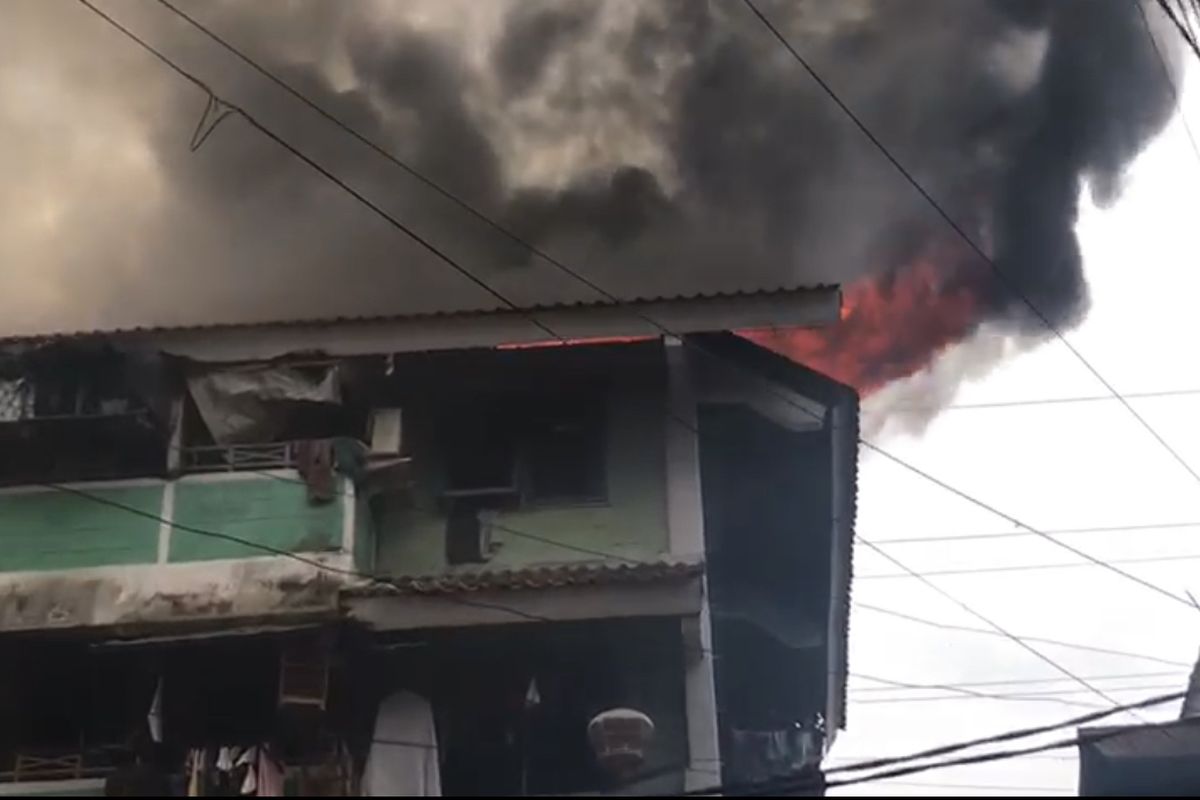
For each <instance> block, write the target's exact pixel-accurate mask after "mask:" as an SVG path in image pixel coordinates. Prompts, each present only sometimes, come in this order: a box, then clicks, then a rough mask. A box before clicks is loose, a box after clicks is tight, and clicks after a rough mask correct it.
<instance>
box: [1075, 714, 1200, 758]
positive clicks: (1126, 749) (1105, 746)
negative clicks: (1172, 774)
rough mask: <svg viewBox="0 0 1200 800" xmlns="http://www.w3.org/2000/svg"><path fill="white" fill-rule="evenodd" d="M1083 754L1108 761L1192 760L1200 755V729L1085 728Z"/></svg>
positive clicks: (1185, 726) (1173, 725) (1166, 726)
mask: <svg viewBox="0 0 1200 800" xmlns="http://www.w3.org/2000/svg"><path fill="white" fill-rule="evenodd" d="M1079 747H1080V751H1081V753H1083V754H1085V756H1086V754H1087V752H1088V751H1093V752H1095V753H1096V754H1098V755H1100V756H1103V757H1104V758H1111V759H1125V758H1151V759H1153V758H1189V759H1194V758H1195V757H1196V755H1197V754H1200V725H1198V724H1181V723H1179V722H1171V723H1167V724H1163V725H1127V726H1123V725H1113V726H1102V727H1096V728H1082V729H1080V731H1079Z"/></svg>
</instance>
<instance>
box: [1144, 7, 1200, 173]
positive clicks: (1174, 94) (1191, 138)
mask: <svg viewBox="0 0 1200 800" xmlns="http://www.w3.org/2000/svg"><path fill="white" fill-rule="evenodd" d="M1158 4H1159V7H1160V8H1161V9H1162V10H1163V13H1165V14H1166V15H1167V18H1168V19H1170V20H1171V22H1172V23H1174V24H1175V27H1176V28H1177V29H1178V30H1179V33H1180V35H1181V36H1182V37H1183V40H1184V41H1185V42H1187V43H1188V46H1190V47H1191V48H1192V52H1193V53H1194V54H1195V55H1196V57H1197V58H1200V50H1198V49H1197V47H1196V42H1195V40H1194V39H1192V38H1191V36H1189V35H1188V33H1187V31H1186V30H1184V28H1183V26H1181V25H1180V24H1179V20H1178V19H1176V18H1175V15H1174V13H1172V11H1171V8H1170V6H1168V5H1167V4H1166V3H1165V2H1164V0H1158ZM1135 5H1136V6H1137V10H1138V14H1139V15H1140V16H1141V19H1142V26H1143V27H1144V28H1145V29H1146V38H1147V39H1148V40H1149V41H1150V46H1151V47H1152V48H1153V49H1154V54H1155V56H1157V57H1158V63H1159V66H1161V67H1162V73H1163V80H1164V81H1165V82H1166V84H1167V87H1168V88H1169V89H1170V90H1171V99H1172V100H1174V102H1175V106H1176V108H1178V109H1179V120H1180V122H1182V123H1183V130H1184V133H1186V134H1187V138H1188V143H1189V144H1191V146H1192V154H1193V155H1194V156H1196V163H1197V164H1200V145H1197V143H1196V136H1195V134H1193V133H1192V126H1191V125H1190V124H1189V123H1188V118H1187V114H1185V113H1183V106H1182V104H1181V101H1180V95H1179V87H1177V86H1176V85H1175V79H1174V78H1172V77H1171V67H1170V66H1169V65H1168V64H1167V57H1166V56H1165V55H1163V52H1162V49H1161V48H1159V46H1158V39H1157V38H1155V36H1154V29H1153V28H1152V27H1151V26H1150V17H1149V16H1147V14H1146V9H1145V8H1143V7H1142V4H1141V2H1137V3H1135Z"/></svg>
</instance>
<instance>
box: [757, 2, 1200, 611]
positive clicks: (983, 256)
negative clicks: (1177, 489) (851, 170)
mask: <svg viewBox="0 0 1200 800" xmlns="http://www.w3.org/2000/svg"><path fill="white" fill-rule="evenodd" d="M742 2H743V3H744V4H745V6H746V7H747V8H748V9H749V10H750V12H751V13H752V14H754V16H755V17H757V18H758V20H759V21H760V22H762V24H763V25H764V26H765V27H766V28H767V30H768V31H770V33H771V34H772V36H774V38H775V39H776V40H777V41H778V42H779V43H780V44H781V45H782V46H783V47H784V49H786V50H787V52H788V53H789V54H791V56H792V58H793V59H795V60H796V62H797V63H798V64H799V65H800V66H801V67H802V68H803V69H804V71H805V72H807V73H808V75H809V77H810V78H812V80H813V81H814V82H815V83H816V84H817V85H818V86H819V87H820V88H821V90H822V91H823V92H824V93H825V94H826V95H827V96H828V97H829V99H830V100H832V101H833V103H834V104H835V105H837V107H838V108H839V109H840V110H841V111H842V113H844V114H845V115H846V117H847V118H848V119H849V120H850V121H851V122H853V123H854V125H855V127H857V128H858V130H859V132H860V133H861V134H862V135H863V136H864V137H866V139H867V140H868V141H869V142H870V143H871V144H872V145H873V146H874V147H875V149H876V150H878V151H879V152H880V153H881V154H882V155H883V157H884V158H885V159H887V161H888V163H890V164H891V165H892V167H893V168H894V169H895V170H896V172H898V173H899V174H900V175H901V177H903V178H904V179H905V180H906V181H907V182H908V183H909V184H910V185H911V186H912V187H913V189H914V190H915V191H916V192H917V193H918V194H919V195H920V196H921V198H922V199H924V200H925V202H926V203H928V204H929V206H930V207H931V208H932V209H933V210H934V211H935V212H936V213H937V214H938V216H939V217H940V218H941V219H942V220H943V221H944V222H945V223H946V225H947V226H949V227H950V228H951V229H952V230H953V231H954V233H955V234H956V235H957V236H958V238H960V239H961V240H962V241H963V243H964V244H966V245H967V247H969V248H970V249H971V251H972V252H974V253H975V255H976V256H978V257H979V258H980V260H982V261H983V263H985V264H987V266H988V267H989V269H991V271H992V273H993V274H994V275H995V276H996V278H997V279H998V280H999V281H1000V283H1001V284H1002V285H1003V286H1004V287H1005V288H1006V289H1007V290H1008V291H1009V292H1010V293H1011V294H1012V295H1013V296H1015V297H1017V298H1018V299H1019V300H1021V302H1022V303H1024V304H1025V306H1026V307H1028V308H1029V310H1030V311H1032V312H1033V314H1034V315H1035V316H1036V317H1037V318H1038V319H1039V320H1040V321H1041V322H1042V324H1043V325H1044V326H1045V327H1046V329H1047V330H1048V331H1050V332H1051V333H1052V334H1054V336H1055V337H1056V338H1057V339H1058V340H1059V341H1060V342H1062V344H1063V346H1064V347H1066V348H1067V350H1068V351H1070V353H1071V354H1072V355H1073V356H1074V357H1075V358H1076V360H1078V361H1079V363H1081V364H1082V365H1083V366H1084V367H1085V368H1086V369H1087V371H1088V372H1089V373H1091V375H1092V377H1094V378H1095V379H1096V380H1097V381H1098V382H1099V383H1100V384H1101V385H1102V386H1103V387H1104V389H1105V390H1106V391H1107V392H1108V393H1109V394H1110V395H1112V397H1113V398H1114V399H1116V400H1117V401H1118V402H1120V403H1121V404H1122V405H1123V406H1124V407H1125V409H1126V410H1127V411H1128V412H1129V414H1130V416H1132V417H1133V418H1134V419H1135V420H1137V422H1138V423H1139V424H1140V425H1141V426H1142V427H1143V428H1144V429H1145V430H1146V432H1147V433H1149V434H1150V435H1151V436H1152V437H1153V438H1154V439H1155V440H1156V441H1157V442H1158V443H1159V445H1161V446H1162V448H1163V449H1164V450H1166V451H1167V453H1169V454H1170V455H1171V457H1172V458H1174V459H1175V461H1176V462H1178V463H1179V465H1180V466H1181V467H1183V468H1184V469H1185V470H1187V472H1188V473H1189V474H1190V475H1191V476H1192V478H1193V479H1194V480H1195V481H1196V483H1197V484H1200V472H1197V471H1196V470H1195V469H1194V468H1193V467H1192V465H1191V464H1189V463H1188V462H1187V461H1186V460H1185V459H1184V458H1183V456H1181V455H1180V454H1179V452H1178V451H1177V450H1175V448H1174V447H1172V446H1171V444H1170V443H1169V442H1168V441H1167V440H1166V439H1165V438H1163V436H1162V434H1160V433H1159V432H1158V431H1157V430H1156V429H1155V428H1154V426H1152V425H1151V424H1150V423H1149V422H1148V421H1147V420H1146V418H1145V417H1143V416H1142V415H1141V414H1140V413H1138V411H1137V409H1135V408H1134V407H1133V405H1132V404H1130V402H1129V401H1128V400H1126V399H1125V398H1124V397H1123V396H1122V395H1121V393H1120V392H1118V391H1117V390H1116V388H1115V387H1114V386H1113V385H1112V384H1111V383H1110V382H1109V381H1108V379H1107V378H1105V377H1104V376H1103V375H1102V374H1101V373H1100V371H1099V370H1098V369H1096V367H1095V366H1093V365H1092V363H1091V362H1090V361H1088V360H1087V358H1085V357H1084V355H1083V354H1082V353H1081V352H1080V351H1079V350H1078V349H1077V348H1076V347H1075V346H1074V345H1073V344H1071V342H1070V341H1069V340H1068V339H1067V337H1066V336H1065V335H1063V333H1062V331H1061V330H1059V328H1058V326H1056V325H1055V324H1054V323H1053V322H1052V321H1051V320H1050V318H1049V317H1047V316H1046V314H1045V313H1044V312H1043V311H1042V310H1041V309H1040V308H1038V307H1037V306H1036V305H1035V304H1034V303H1033V301H1032V300H1031V299H1030V298H1029V295H1028V294H1027V293H1026V292H1025V291H1024V290H1023V289H1022V288H1021V287H1020V286H1018V285H1017V284H1016V283H1015V282H1014V281H1013V280H1012V279H1011V278H1010V277H1009V276H1008V275H1006V274H1005V273H1004V271H1003V270H1001V269H1000V267H999V266H998V265H997V264H996V262H995V261H994V260H993V259H992V258H991V257H990V256H989V255H988V254H987V253H986V252H984V250H983V248H982V247H980V246H979V244H978V243H977V242H976V241H975V240H974V239H973V238H972V237H971V236H969V235H968V234H967V232H966V231H965V230H964V229H963V228H962V226H961V225H959V224H958V222H957V221H956V220H955V219H954V217H952V216H951V215H950V214H949V212H947V211H946V210H945V208H943V207H942V205H941V204H940V203H939V202H938V201H937V200H936V199H935V198H934V197H933V195H932V194H930V193H929V191H928V190H926V189H925V187H924V186H922V185H921V183H920V181H918V180H917V179H916V178H915V177H914V176H913V174H912V173H911V172H909V171H908V169H907V168H906V167H905V166H904V165H903V164H901V163H900V161H899V159H897V158H896V156H895V155H893V154H892V152H891V150H889V149H888V147H887V146H886V145H885V144H884V143H883V142H882V141H881V140H880V139H879V137H877V136H876V135H875V134H874V132H873V131H872V130H871V129H870V128H869V127H868V126H867V125H866V123H864V122H863V121H862V120H861V119H860V118H859V116H858V115H857V114H855V113H854V111H853V110H852V109H851V108H850V107H849V106H848V105H846V103H845V101H843V100H842V98H841V97H840V96H839V95H838V94H837V92H835V91H834V90H833V88H832V87H831V86H830V85H829V84H828V83H826V81H825V80H824V79H823V78H822V77H821V75H820V73H818V72H817V71H816V69H814V68H813V67H812V65H811V64H809V62H808V61H807V59H805V58H804V56H802V55H801V54H800V52H799V51H798V50H797V49H796V48H795V47H794V46H792V43H791V42H790V41H789V40H788V39H787V37H786V36H784V35H783V34H782V33H781V32H780V31H779V29H778V28H776V27H775V25H774V24H773V23H772V22H771V21H770V20H769V19H768V18H767V17H766V15H765V14H763V13H762V12H761V11H759V9H758V6H757V5H755V3H754V0H742ZM1138 8H1139V10H1140V9H1141V5H1140V4H1139V5H1138ZM1167 594H1170V595H1171V596H1172V597H1174V598H1175V599H1176V600H1179V601H1180V602H1183V603H1187V601H1186V600H1183V599H1182V598H1180V597H1178V596H1177V595H1174V594H1172V593H1169V592H1168V593H1167ZM1189 605H1190V604H1189Z"/></svg>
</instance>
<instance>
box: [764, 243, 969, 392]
mask: <svg viewBox="0 0 1200 800" xmlns="http://www.w3.org/2000/svg"><path fill="white" fill-rule="evenodd" d="M978 312H979V298H978V297H977V295H976V293H975V290H974V289H972V288H971V287H970V286H969V285H968V284H966V283H959V284H957V285H955V286H953V287H951V286H950V285H948V284H947V282H946V280H945V271H944V270H943V269H942V268H941V267H939V266H938V265H937V263H936V262H935V261H934V260H932V259H931V258H927V257H923V258H920V259H918V260H917V261H915V262H913V263H912V264H910V265H908V266H906V267H902V268H900V269H899V270H897V271H895V272H892V273H890V274H888V275H886V276H883V277H872V278H865V279H863V280H860V281H858V282H856V283H853V284H851V285H850V286H848V287H846V289H845V291H844V295H843V298H842V308H841V312H840V317H841V319H840V320H839V321H838V322H836V323H834V324H833V325H831V326H829V327H827V328H820V329H798V328H792V329H786V330H778V329H777V330H768V331H764V330H758V331H742V332H741V335H743V336H745V337H746V338H748V339H750V340H752V341H754V342H757V343H758V344H760V345H762V346H764V347H768V348H770V349H771V350H774V351H775V352H777V353H780V354H782V355H785V356H787V357H788V358H791V359H792V360H794V361H798V362H799V363H801V364H804V365H806V366H808V367H811V368H812V369H814V370H816V371H818V372H821V373H824V374H826V375H828V376H830V377H832V378H834V379H835V380H838V381H841V382H842V383H846V384H849V385H850V386H853V387H854V388H855V389H857V390H858V391H859V393H860V394H862V395H864V396H865V395H868V394H870V393H872V392H874V391H875V390H877V389H879V388H881V387H882V386H884V385H885V384H887V383H890V382H891V381H894V380H898V379H900V378H905V377H908V376H909V375H913V374H915V373H917V372H919V371H920V370H922V369H923V368H925V367H926V366H927V365H928V364H929V363H930V362H931V361H932V360H933V359H934V357H935V356H937V355H938V354H939V353H941V352H942V351H943V350H945V349H946V348H947V347H949V346H950V345H951V344H953V343H955V342H957V341H959V340H961V339H962V338H963V337H965V336H966V335H967V334H969V333H970V332H971V329H972V328H973V327H974V326H975V323H976V321H977V319H978Z"/></svg>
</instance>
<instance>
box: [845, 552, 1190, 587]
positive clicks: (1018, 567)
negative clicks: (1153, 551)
mask: <svg viewBox="0 0 1200 800" xmlns="http://www.w3.org/2000/svg"><path fill="white" fill-rule="evenodd" d="M1196 560H1200V553H1183V554H1180V555H1173V556H1146V557H1142V558H1110V559H1108V560H1107V561H1105V562H1104V563H1106V564H1166V563H1172V562H1176V561H1196ZM1095 566H1096V565H1095V564H1091V563H1080V562H1078V561H1076V562H1070V563H1060V564H1014V565H1011V566H1002V567H962V568H958V569H927V570H922V571H921V574H922V575H924V576H926V577H938V576H943V577H951V576H955V575H992V574H997V573H1005V572H1030V571H1046V570H1058V569H1083V568H1087V569H1094V568H1095ZM911 577H912V576H911V575H909V574H908V573H905V572H880V573H875V574H867V575H856V576H855V580H860V581H870V580H896V579H903V578H911Z"/></svg>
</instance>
